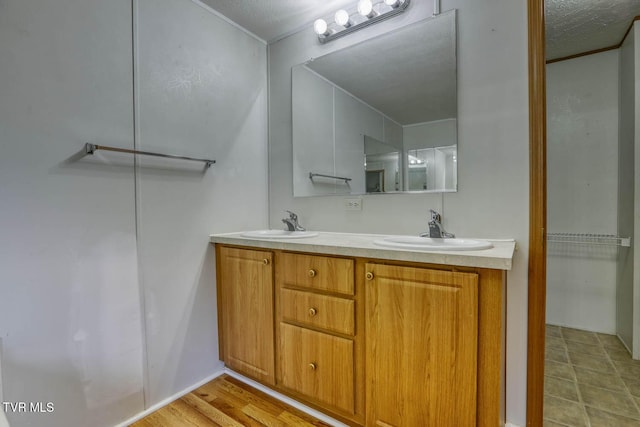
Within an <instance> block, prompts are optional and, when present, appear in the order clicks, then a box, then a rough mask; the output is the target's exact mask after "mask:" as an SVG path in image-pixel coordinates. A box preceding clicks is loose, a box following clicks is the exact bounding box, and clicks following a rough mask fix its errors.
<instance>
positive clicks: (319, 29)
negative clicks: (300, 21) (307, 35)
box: [313, 19, 329, 36]
mask: <svg viewBox="0 0 640 427" xmlns="http://www.w3.org/2000/svg"><path fill="white" fill-rule="evenodd" d="M327 28H328V26H327V21H325V20H324V19H316V20H315V22H314V23H313V31H315V32H316V34H317V35H319V36H326V35H327V34H328V33H329V31H327Z"/></svg>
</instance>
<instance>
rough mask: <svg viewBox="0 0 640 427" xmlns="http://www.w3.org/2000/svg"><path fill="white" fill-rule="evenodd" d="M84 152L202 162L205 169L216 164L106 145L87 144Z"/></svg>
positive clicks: (210, 161)
mask: <svg viewBox="0 0 640 427" xmlns="http://www.w3.org/2000/svg"><path fill="white" fill-rule="evenodd" d="M85 150H86V152H87V154H93V153H95V152H96V151H98V150H103V151H116V152H118V153H129V154H142V155H144V156H155V157H164V158H166V159H180V160H191V161H194V162H203V163H204V164H205V167H206V168H209V167H211V165H212V164H214V163H215V162H216V161H215V160H210V159H197V158H194V157H185V156H176V155H173V154H161V153H152V152H150V151H139V150H129V149H128V148H118V147H108V146H106V145H96V144H91V143H89V142H87V143H86V144H85Z"/></svg>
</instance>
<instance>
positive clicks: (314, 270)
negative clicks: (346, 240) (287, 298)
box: [280, 253, 354, 295]
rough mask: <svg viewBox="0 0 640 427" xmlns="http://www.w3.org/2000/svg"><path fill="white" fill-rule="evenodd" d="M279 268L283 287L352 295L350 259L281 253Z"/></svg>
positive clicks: (351, 261)
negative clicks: (297, 287)
mask: <svg viewBox="0 0 640 427" xmlns="http://www.w3.org/2000/svg"><path fill="white" fill-rule="evenodd" d="M280 267H281V269H280V272H281V277H282V280H283V282H284V285H285V286H287V285H289V286H299V287H305V288H311V289H316V290H323V291H329V292H336V293H340V294H346V295H353V294H354V284H353V281H354V278H353V260H352V259H344V258H331V257H324V256H317V255H300V254H290V253H283V254H282V257H281V262H280Z"/></svg>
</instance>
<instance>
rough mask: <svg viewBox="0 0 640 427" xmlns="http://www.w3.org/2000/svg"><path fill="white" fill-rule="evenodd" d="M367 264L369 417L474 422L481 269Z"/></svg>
mask: <svg viewBox="0 0 640 427" xmlns="http://www.w3.org/2000/svg"><path fill="white" fill-rule="evenodd" d="M365 270H366V301H367V303H366V335H367V344H366V349H367V351H366V353H367V362H366V363H367V371H366V372H367V425H370V426H397V427H401V426H421V425H424V426H439V427H444V426H474V425H476V390H477V383H476V374H477V347H478V346H477V338H478V275H477V274H473V273H458V272H451V271H439V270H430V269H424V268H412V267H401V266H389V265H380V264H373V263H368V264H366V267H365Z"/></svg>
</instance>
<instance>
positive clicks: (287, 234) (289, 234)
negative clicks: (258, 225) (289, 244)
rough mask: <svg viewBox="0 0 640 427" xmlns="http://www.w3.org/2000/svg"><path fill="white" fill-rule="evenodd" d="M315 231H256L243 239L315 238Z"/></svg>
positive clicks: (246, 234)
mask: <svg viewBox="0 0 640 427" xmlns="http://www.w3.org/2000/svg"><path fill="white" fill-rule="evenodd" d="M317 235H318V233H316V232H315V231H288V230H256V231H247V232H246V233H243V234H242V237H252V238H256V239H301V238H303V237H315V236H317Z"/></svg>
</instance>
